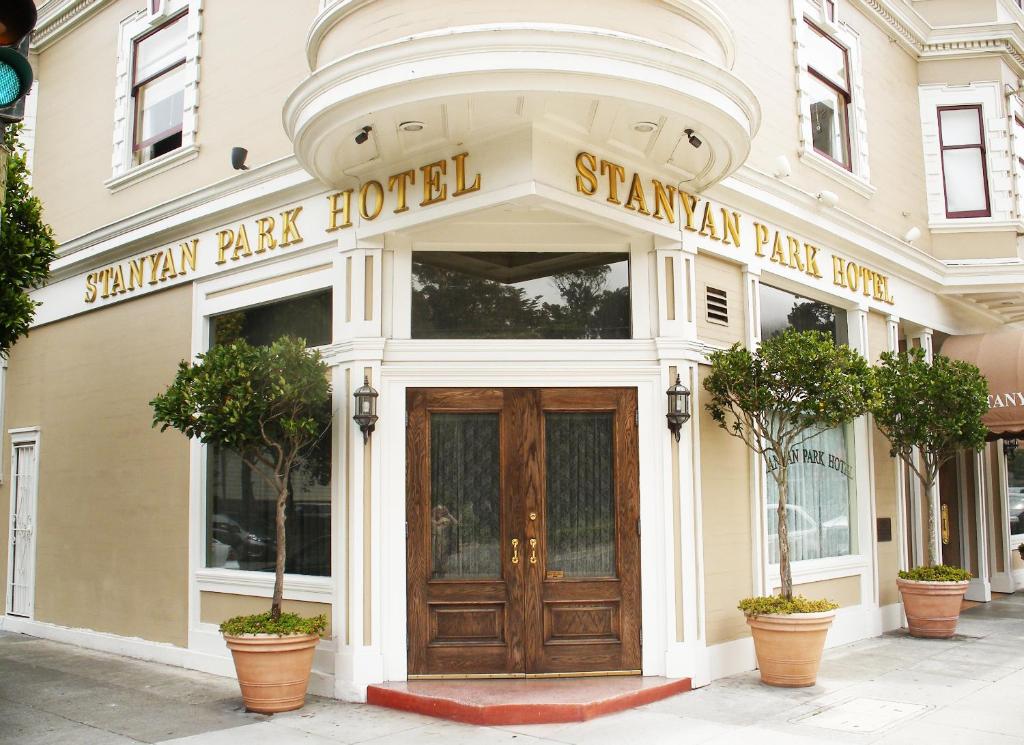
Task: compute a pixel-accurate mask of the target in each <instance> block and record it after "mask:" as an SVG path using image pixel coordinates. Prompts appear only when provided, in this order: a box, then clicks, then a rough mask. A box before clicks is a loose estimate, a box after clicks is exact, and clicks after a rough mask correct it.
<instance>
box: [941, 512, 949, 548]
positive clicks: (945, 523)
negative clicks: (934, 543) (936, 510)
mask: <svg viewBox="0 0 1024 745" xmlns="http://www.w3.org/2000/svg"><path fill="white" fill-rule="evenodd" d="M942 545H943V546H948V545H949V505H946V504H944V505H942Z"/></svg>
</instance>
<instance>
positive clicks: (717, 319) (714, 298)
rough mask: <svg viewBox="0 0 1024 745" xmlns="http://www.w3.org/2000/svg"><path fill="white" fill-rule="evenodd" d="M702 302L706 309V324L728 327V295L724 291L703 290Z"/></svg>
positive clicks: (709, 288)
mask: <svg viewBox="0 0 1024 745" xmlns="http://www.w3.org/2000/svg"><path fill="white" fill-rule="evenodd" d="M704 302H705V305H706V307H707V319H708V323H717V324H720V325H722V326H728V325H729V295H728V293H727V292H726V291H725V290H718V289H715V288H714V287H708V288H705V293H704Z"/></svg>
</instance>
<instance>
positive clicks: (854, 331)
mask: <svg viewBox="0 0 1024 745" xmlns="http://www.w3.org/2000/svg"><path fill="white" fill-rule="evenodd" d="M846 320H847V333H848V335H849V344H850V348H851V349H855V350H857V351H858V352H860V354H861V355H862V356H863V357H864V358H865V359H870V355H871V353H870V350H869V348H868V307H867V306H866V305H861V306H859V307H857V308H854V309H853V310H850V311H847V317H846ZM874 426H875V425H874V422H873V421H872V420H871V415H870V414H867V415H865V416H861V417H858V418H857V420H856V421H855V422H854V423H853V431H854V448H855V449H854V452H855V456H854V457H855V458H856V464H857V467H856V472H855V473H856V479H857V481H856V487H857V514H856V518H857V542H858V550H859V552H860V553H861V554H863V555H866V556H867V557H868V561H869V562H870V563H871V571H870V572H869V573H865V574H862V575H861V587H860V596H861V598H871V600H870V602H867V601H862V603H861V605H862V606H867V607H870V608H871V609H872V610H874V609H876V608H877V607H878V597H879V596H878V583H879V579H878V540H877V535H876V534H875V517H876V515H877V514H878V513H877V509H876V505H875V498H874V488H873V487H874V483H875V459H874V448H873V447H872V446H871V441H872V437H873V436H874ZM853 517H854V516H853V515H851V516H850V519H851V525H852V521H853ZM871 615H872V617H873V618H877V617H878V614H877V613H874V612H872V614H871ZM878 632H879V633H880V632H881V628H879V629H878Z"/></svg>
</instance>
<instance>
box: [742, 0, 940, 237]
mask: <svg viewBox="0 0 1024 745" xmlns="http://www.w3.org/2000/svg"><path fill="white" fill-rule="evenodd" d="M728 12H729V20H730V22H731V23H732V26H733V29H734V30H735V34H736V49H737V55H736V66H735V69H734V72H735V73H736V74H737V75H738V76H739V77H740V78H741V79H742V80H743V81H744V82H746V83H747V84H748V85H749V86H751V87H752V88H753V89H754V91H755V92H756V93H757V96H758V100H759V102H760V104H761V108H762V112H763V121H762V124H761V129H760V131H759V132H758V133H757V136H756V137H755V138H754V144H753V149H752V151H751V154H750V158H749V159H748V161H747V163H748V165H750V166H752V167H754V168H756V169H758V170H760V171H762V172H765V173H773V172H774V171H775V160H776V158H778V156H780V155H785V156H786V157H787V158H788V159H789V161H790V163H791V165H792V167H793V172H792V175H791V176H790V177H789V178H787V179H786V182H787V184H789V185H790V186H795V187H797V188H799V189H802V190H804V191H807V192H810V193H812V194H814V193H817V192H818V191H821V190H822V189H827V190H829V191H834V192H835V193H836V194H838V195H839V198H840V205H841V209H843V210H844V211H847V212H849V213H851V214H852V215H854V216H856V217H858V218H860V219H862V220H865V221H866V222H868V223H869V224H871V225H875V226H877V227H879V228H881V229H883V230H885V231H887V232H889V233H891V234H893V235H903V234H904V233H905V232H906V231H907V229H908V228H910V227H911V226H913V225H917V226H919V227H923V226H925V225H927V222H928V209H927V203H926V196H925V187H924V183H925V180H924V151H923V148H922V146H921V124H920V118H921V114H920V104H919V101H918V96H917V85H918V80H917V62H916V60H914V59H913V58H912V57H911V56H910V55H909V54H907V53H906V52H904V51H902V50H901V48H900V46H899V45H898V44H893V43H892V41H891V40H890V35H889V34H887V33H885V32H884V31H882V30H881V29H880V28H879V27H878V26H877V25H875V24H874V23H873V22H872V21H871V20H869V19H868V18H866V17H865V16H864V15H862V14H861V12H860V11H859V10H858V9H857V7H856V6H855V4H853V3H843V4H842V11H841V12H842V21H843V22H844V23H847V24H849V26H850V27H851V28H852V29H853V30H854V31H856V33H857V34H858V35H859V36H860V43H861V58H862V60H863V79H864V99H865V105H866V117H867V132H868V153H869V164H870V169H871V177H870V180H871V184H872V185H873V186H874V187H875V188H876V190H877V191H876V193H875V194H874V195H873V196H872V197H870V198H867V197H863V196H861V195H860V194H858V193H857V192H855V191H853V190H851V189H849V188H847V187H846V186H844V185H843V183H842V182H841V181H839V180H837V179H835V178H831V177H829V176H827V175H825V174H822V173H820V172H818V171H816V170H813V169H811V168H810V167H808V166H807V165H805V164H804V163H802V162H801V160H800V158H799V156H798V153H799V150H800V132H799V125H798V121H797V110H798V104H797V92H796V85H797V75H796V70H795V68H794V65H793V31H792V19H791V16H790V3H788V2H779V3H766V2H763V0H730V2H729V3H728ZM903 211H906V212H909V213H910V214H909V215H908V216H903V215H902V214H901V213H902V212H903ZM915 245H916V246H917V247H918V248H920V249H922V250H925V251H927V250H929V246H930V244H929V236H928V233H927V231H925V235H924V236H922V237H921V238H920V239H919V240H918V241H917V242H916V243H915Z"/></svg>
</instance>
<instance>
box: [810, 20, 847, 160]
mask: <svg viewBox="0 0 1024 745" xmlns="http://www.w3.org/2000/svg"><path fill="white" fill-rule="evenodd" d="M826 5H827V3H826ZM833 12H834V6H833ZM805 22H806V23H807V26H808V28H809V29H810V33H809V34H808V36H807V39H808V43H807V54H808V56H807V71H808V72H809V73H810V74H811V78H810V81H809V85H808V90H807V95H808V97H809V99H810V116H811V140H812V142H813V143H814V150H815V151H816V152H818V153H820V154H821V155H824V156H825V157H827V158H829V159H831V160H833V161H835V162H836V163H838V164H839V165H841V166H843V168H846V169H850V168H851V163H852V155H851V152H850V114H849V110H850V100H851V98H852V96H851V94H850V88H851V86H850V64H849V57H848V56H847V52H846V49H845V48H844V47H843V46H842V45H840V44H839V43H838V42H837V41H836V40H835V39H833V38H832V37H831V36H829V35H828V34H826V33H825V32H824V31H822V30H821V29H820V28H818V27H817V26H815V25H814V24H813V23H811V22H810V21H805Z"/></svg>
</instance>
